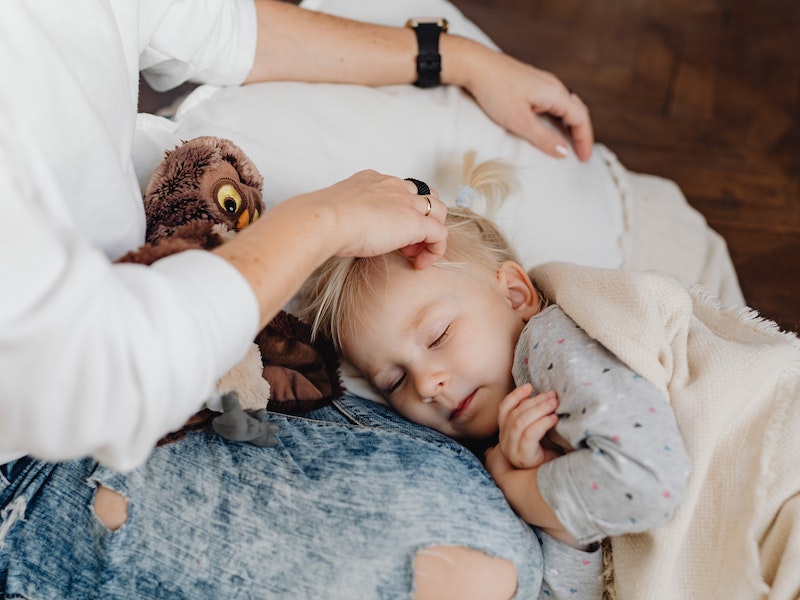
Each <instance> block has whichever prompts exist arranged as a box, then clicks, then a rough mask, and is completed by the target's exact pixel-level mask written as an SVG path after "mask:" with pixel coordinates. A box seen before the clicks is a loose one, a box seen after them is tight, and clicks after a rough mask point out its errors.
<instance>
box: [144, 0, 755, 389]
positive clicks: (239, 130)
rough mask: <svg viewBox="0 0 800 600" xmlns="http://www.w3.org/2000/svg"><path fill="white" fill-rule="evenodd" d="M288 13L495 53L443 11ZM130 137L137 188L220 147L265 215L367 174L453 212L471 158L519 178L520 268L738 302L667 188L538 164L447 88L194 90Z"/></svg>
mask: <svg viewBox="0 0 800 600" xmlns="http://www.w3.org/2000/svg"><path fill="white" fill-rule="evenodd" d="M302 6H303V7H305V8H309V9H314V10H320V11H324V12H328V13H331V14H337V15H341V16H346V17H350V18H354V19H360V20H363V21H371V22H375V23H383V24H389V25H398V26H401V25H403V24H404V23H405V22H406V20H407V19H408V18H409V17H413V16H444V17H446V18H447V19H448V21H449V22H450V31H451V32H452V33H456V34H459V35H464V36H466V37H470V38H472V39H475V40H477V41H480V42H482V43H484V44H486V45H488V46H490V47H493V48H495V49H496V46H495V45H494V44H493V42H492V41H491V40H490V39H489V38H488V37H487V36H486V35H485V34H484V33H483V32H482V31H481V30H480V29H478V28H477V27H476V26H475V25H474V24H473V23H472V22H470V21H469V20H468V19H466V18H465V17H464V16H463V15H462V14H461V13H460V12H459V11H458V9H456V8H455V7H454V6H453V5H452V4H450V3H449V2H446V1H445V0H404V1H403V2H398V1H397V0H392V1H389V0H306V1H305V2H303V3H302ZM138 125H139V126H138V128H137V135H136V139H135V144H134V163H135V166H136V170H137V175H138V177H139V180H140V183H141V184H142V187H143V188H144V185H145V184H146V183H147V181H148V180H149V178H150V174H151V173H152V171H153V168H154V167H155V166H156V164H157V163H158V162H159V161H160V160H161V159H162V157H163V153H164V150H167V149H171V148H173V147H175V146H176V145H178V144H180V143H181V140H186V139H190V138H192V137H196V136H199V135H216V136H220V137H226V138H230V139H231V140H233V141H234V142H235V143H237V144H238V145H240V146H241V147H242V149H243V150H244V151H245V152H246V153H247V154H248V155H249V156H250V157H251V158H252V159H253V160H254V162H255V163H256V165H257V166H258V168H259V169H260V170H261V173H262V175H263V176H264V199H265V201H266V202H267V203H270V204H275V203H278V202H281V201H282V200H284V199H286V198H288V197H290V196H293V195H296V194H299V193H302V192H306V191H310V190H314V189H319V188H322V187H326V186H328V185H331V184H333V183H335V182H337V181H340V180H342V179H344V178H346V177H348V176H350V175H352V174H353V173H355V172H356V171H359V170H361V169H368V168H369V169H376V170H378V171H381V172H384V173H388V174H393V175H397V176H399V177H415V178H417V179H421V180H423V181H426V182H428V183H429V184H431V185H432V186H434V187H436V188H437V189H438V190H439V192H440V194H441V195H442V198H443V199H444V200H445V201H447V202H448V203H449V204H453V203H454V201H455V197H456V193H457V191H458V188H459V187H460V183H459V182H458V181H453V179H452V173H453V170H452V168H451V167H452V166H453V165H456V166H460V164H461V161H462V158H463V155H464V153H465V152H466V151H468V150H471V149H474V150H476V151H477V152H478V160H489V159H495V158H501V159H504V160H506V161H508V162H511V163H512V164H514V165H515V166H516V167H517V168H518V169H519V175H520V183H521V186H520V190H519V192H518V193H517V194H515V195H514V196H512V197H510V198H508V199H507V200H506V201H505V203H504V205H503V207H502V208H501V209H500V211H499V213H498V214H496V215H495V220H496V221H497V222H498V224H499V225H500V227H501V228H502V230H503V232H504V233H505V234H506V235H507V236H508V237H509V239H510V241H511V242H512V243H513V244H514V245H515V247H516V248H517V251H518V253H519V255H520V259H521V261H522V262H523V264H524V266H525V267H526V268H531V267H533V266H535V265H537V264H539V263H542V262H546V261H550V260H562V261H571V262H575V263H579V264H584V265H589V266H599V267H628V268H639V269H648V268H660V269H663V270H664V271H666V272H669V273H672V274H674V275H676V276H677V277H678V278H679V279H681V280H682V281H683V282H684V283H685V284H686V285H691V284H694V283H698V282H699V283H704V284H706V285H707V286H708V288H709V290H711V291H712V292H714V293H720V294H722V296H723V299H726V300H727V301H726V304H738V303H742V302H743V300H742V299H741V291H740V290H739V286H738V282H737V280H736V274H735V271H734V269H733V265H732V263H731V261H730V257H729V255H728V253H727V248H726V247H725V243H724V240H722V238H721V237H720V236H719V235H717V234H716V233H715V232H713V231H712V230H711V229H710V228H708V226H707V224H706V222H705V219H703V217H702V215H700V214H699V213H698V212H697V211H695V210H694V209H693V208H691V207H690V206H689V205H688V203H687V202H686V200H685V198H684V197H683V195H682V194H681V192H680V190H679V189H678V188H677V186H675V185H674V184H672V183H671V182H668V181H665V180H661V179H659V178H655V177H652V176H647V175H635V174H630V173H628V172H627V171H626V170H625V168H624V167H623V166H622V165H621V164H620V163H619V162H618V161H617V159H616V157H615V156H614V155H613V154H612V153H611V152H610V151H608V149H606V148H605V147H603V146H602V145H597V146H596V147H595V151H594V153H593V155H592V158H591V160H590V161H589V162H588V163H581V162H579V161H578V160H577V159H576V158H575V157H574V155H573V156H570V157H568V158H565V159H561V160H558V159H553V158H550V157H548V156H546V155H545V154H543V153H542V152H540V151H539V150H537V149H535V148H534V147H533V146H531V145H530V144H529V143H527V142H525V141H523V140H521V139H520V138H517V137H516V136H514V135H511V134H509V133H508V132H506V131H504V130H503V129H502V128H500V127H499V126H497V125H496V124H495V123H494V122H492V121H491V120H490V119H489V118H488V117H487V116H486V115H485V114H484V113H483V112H482V111H481V110H480V109H479V108H478V107H477V106H476V105H475V103H474V102H473V101H472V99H471V98H470V97H469V96H468V95H466V94H465V93H463V92H462V91H461V90H460V89H456V88H449V87H442V88H437V89H434V90H420V89H417V88H415V87H413V86H410V85H402V86H389V87H384V88H365V87H360V86H351V85H332V84H307V83H289V82H286V83H262V84H252V85H247V86H243V87H231V88H218V87H214V86H201V87H199V88H197V89H196V90H195V91H194V92H193V93H192V94H191V95H190V96H189V97H188V98H187V99H186V100H185V101H184V102H183V103H182V104H181V106H180V108H179V109H178V112H177V114H176V116H175V119H174V120H168V119H166V118H163V117H156V116H153V115H139V124H138ZM475 208H480V207H479V206H476V207H475ZM343 371H344V373H343V379H344V383H345V387H346V388H347V389H348V390H350V391H351V392H353V393H357V394H360V395H362V396H364V397H371V398H373V399H375V400H378V396H377V395H376V394H374V393H373V392H372V391H371V389H370V387H369V385H368V384H367V383H366V381H364V380H363V379H361V378H359V377H358V376H357V374H356V373H355V372H354V371H352V369H351V367H349V365H347V364H344V365H343Z"/></svg>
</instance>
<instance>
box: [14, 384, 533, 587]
mask: <svg viewBox="0 0 800 600" xmlns="http://www.w3.org/2000/svg"><path fill="white" fill-rule="evenodd" d="M270 420H271V421H272V422H274V423H276V424H277V425H279V427H280V431H279V433H278V445H277V446H275V447H273V448H260V447H255V446H251V445H248V444H237V443H231V442H227V441H225V440H224V439H222V438H220V437H219V436H217V435H216V434H215V433H214V432H212V431H205V432H195V433H191V434H189V435H188V436H187V437H186V438H184V439H183V440H181V441H178V442H176V443H173V444H170V445H167V446H163V447H160V448H157V449H156V450H155V451H154V452H153V455H152V456H151V458H150V459H149V460H148V462H147V463H146V464H145V465H143V466H142V467H141V468H139V469H137V470H135V471H134V472H132V473H130V474H127V475H123V474H120V473H117V472H114V471H112V470H110V469H107V468H105V467H102V466H99V465H98V464H97V463H96V462H94V461H92V460H88V459H87V460H77V461H71V462H66V463H59V464H48V463H44V462H41V461H35V460H29V459H22V460H20V461H16V462H15V463H10V464H9V465H5V466H4V468H3V470H0V511H1V512H0V596H4V597H9V598H11V597H13V598H37V599H59V600H69V599H80V600H86V599H90V598H103V599H114V598H148V599H149V598H191V599H193V600H195V599H198V598H214V599H219V598H225V599H231V598H292V599H301V598H309V599H317V598H325V599H329V598H333V599H336V598H347V599H353V598H355V599H357V598H370V599H371V598H387V599H396V598H408V597H411V593H412V578H413V570H412V561H413V557H414V555H415V554H416V552H418V551H419V550H421V549H424V548H426V547H428V546H432V545H442V544H444V545H464V546H469V547H473V548H476V549H480V550H483V551H485V552H487V553H489V554H491V555H495V556H501V557H504V558H507V559H510V560H512V561H513V562H514V564H515V566H516V569H517V574H518V579H519V589H518V593H517V597H518V598H536V597H537V596H538V595H539V589H540V585H541V577H542V554H541V548H540V544H539V542H538V540H537V538H536V535H535V534H534V532H533V530H532V529H531V528H529V527H528V526H527V525H526V524H525V523H524V522H523V521H522V520H521V519H519V517H517V516H516V515H515V514H514V513H513V512H512V511H511V509H510V508H509V507H508V504H507V503H506V501H505V499H504V497H503V495H502V493H501V492H500V491H499V490H498V489H497V487H496V486H495V485H494V483H493V482H492V480H491V478H490V477H489V475H488V474H487V473H486V471H485V470H484V469H483V467H482V466H481V464H480V462H479V461H478V460H477V459H476V458H475V457H474V456H473V455H472V454H471V453H470V452H468V451H467V450H465V449H464V448H463V447H461V446H460V445H459V444H457V443H455V442H453V441H452V440H450V439H449V438H447V437H445V436H442V435H440V434H438V433H436V432H434V431H431V430H429V429H426V428H423V427H420V426H417V425H414V424H412V423H408V422H407V421H405V420H403V419H401V418H400V417H398V416H397V415H395V414H394V413H393V412H391V411H390V410H388V409H386V408H385V407H382V406H379V405H377V404H373V403H370V402H365V401H363V400H360V399H357V398H354V397H347V396H345V397H344V398H342V399H340V400H337V401H336V403H335V405H334V406H331V407H327V408H325V409H322V410H319V411H316V412H315V413H312V414H311V415H308V416H307V417H302V418H301V417H287V416H284V415H278V414H271V415H270ZM98 484H102V485H104V486H107V487H109V488H112V489H114V490H117V491H118V492H120V493H121V494H122V495H123V496H125V498H126V499H127V500H128V503H129V504H128V506H129V511H128V520H127V522H126V523H125V524H124V525H123V526H122V527H121V528H120V529H118V530H116V531H110V530H109V529H107V528H106V526H105V525H104V524H103V523H102V522H101V521H100V520H99V518H97V516H96V515H95V514H94V512H93V510H92V503H93V500H94V495H95V491H96V489H97V485H98Z"/></svg>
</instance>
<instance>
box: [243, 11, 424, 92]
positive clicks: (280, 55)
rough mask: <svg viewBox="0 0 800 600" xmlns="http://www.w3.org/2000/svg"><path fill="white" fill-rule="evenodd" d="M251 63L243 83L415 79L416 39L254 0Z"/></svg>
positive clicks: (402, 32)
mask: <svg viewBox="0 0 800 600" xmlns="http://www.w3.org/2000/svg"><path fill="white" fill-rule="evenodd" d="M256 11H257V15H258V38H257V50H256V58H255V63H254V65H253V69H252V71H251V72H250V75H249V76H248V78H247V80H246V82H247V83H250V82H253V81H309V82H323V81H324V82H330V83H356V84H363V85H388V84H393V83H411V82H413V81H415V80H416V55H417V40H416V37H415V35H414V32H413V31H411V30H410V29H407V28H405V27H386V26H383V25H375V24H371V23H362V22H359V21H352V20H349V19H343V18H340V17H336V16H333V15H328V14H325V13H320V12H316V11H312V10H306V9H303V8H299V7H297V6H294V5H292V4H289V3H287V2H279V1H275V0H256Z"/></svg>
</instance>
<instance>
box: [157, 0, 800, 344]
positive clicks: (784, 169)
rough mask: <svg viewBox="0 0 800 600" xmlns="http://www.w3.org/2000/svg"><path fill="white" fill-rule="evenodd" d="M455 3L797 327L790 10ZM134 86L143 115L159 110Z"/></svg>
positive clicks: (748, 291) (624, 0)
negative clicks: (584, 113)
mask: <svg viewBox="0 0 800 600" xmlns="http://www.w3.org/2000/svg"><path fill="white" fill-rule="evenodd" d="M290 1H294V0H290ZM452 2H453V4H455V5H456V6H457V7H458V8H460V9H461V11H462V12H463V13H464V14H465V15H466V16H467V17H469V18H470V19H471V20H472V21H474V22H475V23H476V24H477V25H478V26H479V27H481V28H482V29H483V30H484V31H485V32H486V33H487V34H488V35H489V36H490V37H491V38H492V39H493V40H495V41H496V42H497V43H498V45H499V46H500V47H501V48H502V49H503V50H505V51H506V52H508V53H509V54H512V55H514V56H516V57H518V58H520V59H522V60H525V61H526V62H529V63H531V64H534V65H536V66H539V67H541V68H544V69H547V70H550V71H552V72H554V73H556V74H557V75H558V76H559V77H561V79H562V80H564V81H565V82H566V83H567V84H568V85H569V86H570V87H571V88H573V89H574V90H576V92H578V93H579V94H580V95H581V97H582V98H583V99H584V100H585V101H586V103H587V104H588V105H589V106H590V108H591V111H592V116H593V121H594V125H595V129H596V134H597V139H598V141H600V142H602V143H604V144H606V145H607V146H608V147H609V148H611V150H613V151H614V152H615V153H616V154H617V155H618V156H619V158H620V159H621V161H622V163H623V164H624V165H625V166H626V167H628V168H629V169H631V170H633V171H638V172H641V173H650V174H655V175H661V176H663V177H667V178H669V179H672V180H674V181H675V182H677V183H678V184H679V185H680V187H681V188H682V189H683V192H684V194H685V195H686V197H687V199H688V200H689V202H690V203H691V204H692V205H693V206H694V207H695V208H697V209H698V210H699V211H700V212H702V213H703V214H704V215H705V217H706V219H707V220H708V222H709V223H710V224H711V226H712V227H713V228H714V229H716V230H717V231H718V232H720V233H721V234H722V235H723V236H724V237H725V238H726V240H727V242H728V247H729V250H730V253H731V256H732V257H733V261H734V263H735V265H736V269H737V271H738V273H739V279H740V282H741V285H742V289H743V291H744V295H745V298H746V299H747V301H748V303H749V304H750V305H751V306H752V307H754V308H756V309H758V310H759V311H760V312H761V313H762V314H763V315H764V316H767V317H769V318H772V319H774V320H776V321H777V322H778V323H779V324H780V325H781V326H782V327H783V328H784V329H788V330H793V331H797V330H798V329H800V2H798V1H797V0H759V2H752V1H749V0H452ZM142 90H143V96H142V104H141V108H142V109H143V110H148V109H153V108H156V107H158V106H159V104H158V103H159V102H163V99H159V98H153V97H152V95H151V94H152V93H151V92H149V91H148V90H147V88H146V86H143V88H142Z"/></svg>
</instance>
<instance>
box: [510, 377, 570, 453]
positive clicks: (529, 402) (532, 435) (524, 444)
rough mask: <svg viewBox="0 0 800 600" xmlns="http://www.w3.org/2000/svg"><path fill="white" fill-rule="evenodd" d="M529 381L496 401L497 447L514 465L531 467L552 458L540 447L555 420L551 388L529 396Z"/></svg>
mask: <svg viewBox="0 0 800 600" xmlns="http://www.w3.org/2000/svg"><path fill="white" fill-rule="evenodd" d="M532 391H533V388H532V386H531V385H530V384H529V383H526V384H524V385H521V386H520V387H518V388H517V389H515V390H514V391H513V392H511V393H510V394H509V395H508V396H506V397H505V398H504V399H503V401H502V402H501V403H500V414H499V417H498V421H499V424H500V443H499V444H498V445H499V447H500V450H501V451H502V453H503V454H504V455H505V457H506V458H507V459H508V460H509V462H510V463H511V464H512V465H513V466H514V467H516V468H518V469H533V468H535V467H538V466H539V465H541V464H542V463H545V462H547V461H548V460H552V459H553V458H555V456H556V454H555V453H554V452H553V451H551V450H546V449H544V448H543V447H542V443H541V442H542V438H544V436H545V435H546V434H547V432H548V431H549V430H550V429H552V428H553V427H554V426H555V424H556V423H557V422H558V417H557V416H556V415H555V410H556V407H557V406H558V399H557V397H556V393H555V392H545V393H543V394H538V395H537V396H533V397H531V392H532Z"/></svg>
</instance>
